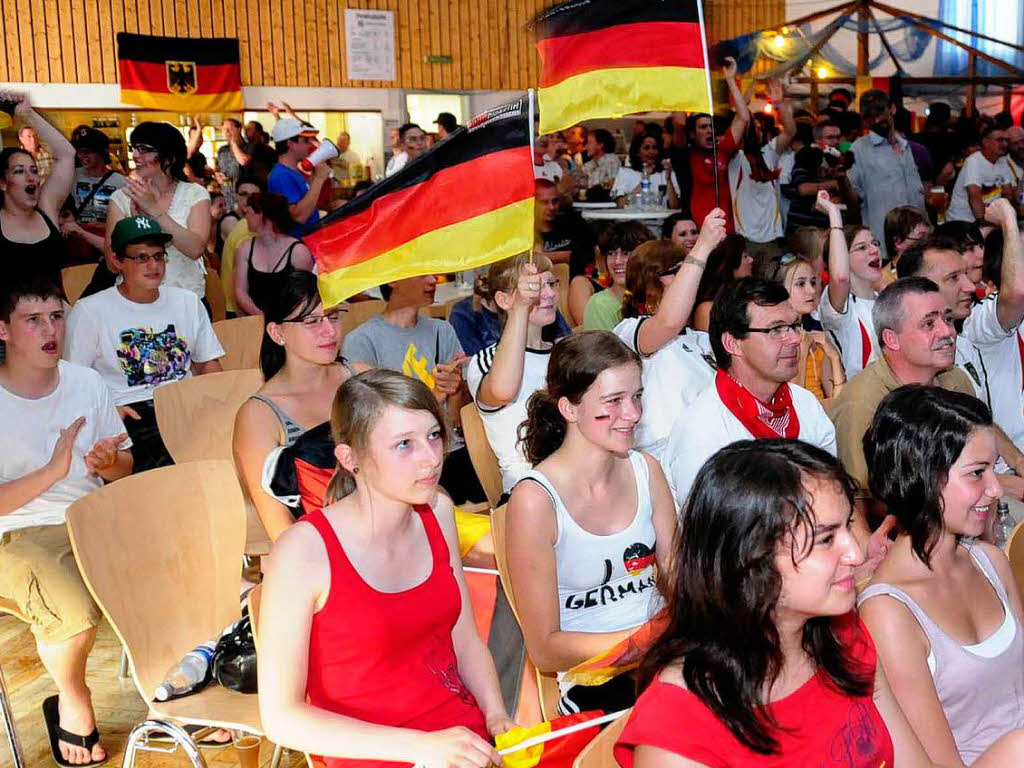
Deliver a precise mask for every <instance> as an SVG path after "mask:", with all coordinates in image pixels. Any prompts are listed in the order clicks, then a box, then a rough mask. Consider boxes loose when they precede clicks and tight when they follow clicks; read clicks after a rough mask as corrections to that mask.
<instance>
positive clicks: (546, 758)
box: [494, 711, 607, 768]
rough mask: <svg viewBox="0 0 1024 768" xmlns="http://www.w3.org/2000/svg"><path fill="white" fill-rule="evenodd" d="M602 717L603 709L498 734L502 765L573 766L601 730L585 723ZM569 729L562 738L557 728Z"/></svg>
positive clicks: (530, 767)
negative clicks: (577, 727)
mask: <svg viewBox="0 0 1024 768" xmlns="http://www.w3.org/2000/svg"><path fill="white" fill-rule="evenodd" d="M599 718H604V719H607V718H605V717H604V713H603V712H600V711H596V712H580V713H578V714H574V715H566V716H564V717H556V718H555V719H554V720H549V721H547V722H544V723H541V724H540V725H535V726H532V727H529V728H526V727H519V728H513V729H512V730H510V731H506V732H505V733H499V734H498V735H497V736H495V737H494V746H495V747H496V748H497V750H498V752H499V753H500V754H501V764H502V766H503V768H571V767H572V764H573V761H574V760H575V759H576V758H577V757H578V756H579V754H580V752H582V751H583V748H584V747H585V746H587V744H589V743H590V742H591V741H592V740H593V738H594V737H595V736H597V734H598V731H599V730H600V725H599V724H598V723H595V724H594V725H592V726H590V727H587V726H586V725H585V724H586V723H589V722H590V721H592V720H597V719H599ZM574 726H579V730H577V729H576V728H575V727H574ZM566 729H571V730H570V732H569V733H566V734H565V735H563V736H561V737H560V736H559V735H558V731H564V730H566ZM520 745H522V746H520ZM517 747H519V748H518V749H517Z"/></svg>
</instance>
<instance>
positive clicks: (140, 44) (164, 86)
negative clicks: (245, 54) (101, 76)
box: [117, 32, 245, 112]
mask: <svg viewBox="0 0 1024 768" xmlns="http://www.w3.org/2000/svg"><path fill="white" fill-rule="evenodd" d="M117 69H118V72H119V73H120V78H121V101H122V102H123V103H125V104H134V105H137V106H140V107H149V108H151V109H163V110H167V111H170V112H240V111H242V110H243V109H244V108H245V102H244V101H243V100H242V79H241V75H240V74H239V65H238V40H237V38H234V37H218V38H199V37H158V36H155V35H133V34H129V33H128V32H118V34H117Z"/></svg>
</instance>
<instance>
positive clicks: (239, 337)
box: [213, 315, 263, 371]
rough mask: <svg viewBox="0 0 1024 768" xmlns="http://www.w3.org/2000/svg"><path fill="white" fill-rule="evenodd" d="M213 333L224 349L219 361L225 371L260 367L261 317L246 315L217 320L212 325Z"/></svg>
mask: <svg viewBox="0 0 1024 768" xmlns="http://www.w3.org/2000/svg"><path fill="white" fill-rule="evenodd" d="M213 332H214V333H216V334H217V338H218V339H220V344H221V346H222V347H224V357H222V358H221V359H220V364H221V367H222V368H223V369H224V370H225V371H237V370H242V369H250V368H259V367H260V344H261V343H262V341H263V316H262V315H248V316H246V317H233V318H231V319H230V320H219V321H217V322H214V324H213Z"/></svg>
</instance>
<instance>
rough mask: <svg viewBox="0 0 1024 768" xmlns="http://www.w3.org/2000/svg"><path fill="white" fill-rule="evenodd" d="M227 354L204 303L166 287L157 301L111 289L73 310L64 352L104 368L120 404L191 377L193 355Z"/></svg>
mask: <svg viewBox="0 0 1024 768" xmlns="http://www.w3.org/2000/svg"><path fill="white" fill-rule="evenodd" d="M223 355H224V348H223V347H221V345H220V341H218V340H217V335H216V334H215V333H214V332H213V326H212V325H211V324H210V318H209V316H208V315H207V314H206V309H205V307H203V305H202V302H200V301H199V299H198V297H196V295H195V294H194V293H192V292H190V291H186V290H185V289H183V288H168V287H167V286H163V287H161V288H160V296H159V298H158V299H157V300H156V301H154V302H153V303H152V304H138V303H136V302H134V301H129V300H128V299H126V298H125V297H124V296H122V295H121V292H120V291H119V290H118V289H117V287H114V288H107V289H106V290H105V291H100V292H99V293H95V294H93V295H92V296H87V297H85V298H84V299H79V300H78V302H77V303H76V304H75V306H73V307H72V308H71V312H70V314H69V315H68V322H67V342H66V343H65V348H64V357H65V358H66V359H68V360H70V361H71V362H73V363H78V364H79V365H84V366H87V367H89V368H93V369H95V370H97V371H99V374H100V375H101V376H102V377H103V380H104V381H105V382H106V383H107V386H108V387H110V391H111V393H112V394H113V396H114V404H115V405H128V404H130V403H138V402H140V401H143V400H152V399H153V390H154V389H155V388H156V387H158V386H160V385H161V384H166V383H167V382H169V381H177V380H178V379H184V378H185V377H186V376H191V375H192V361H193V360H194V361H195V362H197V363H205V362H208V361H210V360H215V359H216V358H218V357H222V356H223Z"/></svg>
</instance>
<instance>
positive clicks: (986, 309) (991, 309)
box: [963, 294, 1024, 450]
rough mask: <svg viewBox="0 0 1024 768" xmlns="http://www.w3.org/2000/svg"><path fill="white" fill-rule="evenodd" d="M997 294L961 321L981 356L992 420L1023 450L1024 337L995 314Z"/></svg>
mask: <svg viewBox="0 0 1024 768" xmlns="http://www.w3.org/2000/svg"><path fill="white" fill-rule="evenodd" d="M997 300H998V294H992V295H990V296H987V297H986V298H985V299H983V300H982V301H981V303H979V304H978V305H977V306H975V307H974V309H973V310H971V314H970V315H969V316H968V318H967V319H966V320H965V321H964V328H963V336H964V338H966V339H967V340H968V341H970V342H971V343H973V344H974V346H975V347H977V348H978V351H979V352H980V353H981V360H982V362H983V363H984V366H985V370H986V371H987V372H988V392H989V398H990V400H991V404H992V418H993V420H994V421H995V422H996V424H998V425H999V426H1000V427H1002V428H1003V431H1004V432H1005V433H1006V435H1007V437H1009V438H1010V440H1012V441H1013V444H1014V445H1016V446H1017V447H1018V448H1020V449H1021V450H1024V414H1022V412H1021V408H1022V407H1024V376H1022V373H1024V371H1022V367H1021V362H1022V360H1021V358H1022V357H1024V337H1022V336H1021V328H1020V327H1017V328H1014V329H1013V330H1010V331H1007V330H1005V329H1004V328H1003V326H1002V324H1001V323H1000V322H999V316H998V315H997V314H996V302H997Z"/></svg>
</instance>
